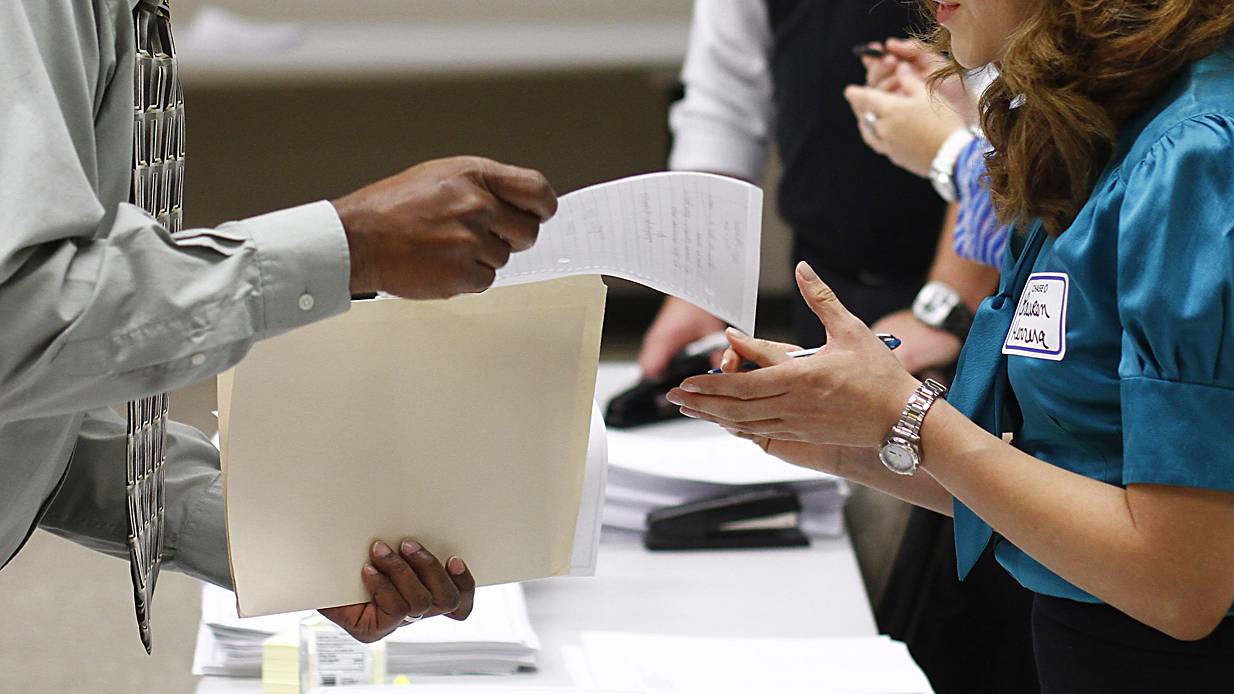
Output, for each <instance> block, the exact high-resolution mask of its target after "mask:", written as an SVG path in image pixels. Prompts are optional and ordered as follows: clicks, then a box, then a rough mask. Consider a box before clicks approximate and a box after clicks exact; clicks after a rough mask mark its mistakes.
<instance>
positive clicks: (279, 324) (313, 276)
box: [237, 201, 351, 338]
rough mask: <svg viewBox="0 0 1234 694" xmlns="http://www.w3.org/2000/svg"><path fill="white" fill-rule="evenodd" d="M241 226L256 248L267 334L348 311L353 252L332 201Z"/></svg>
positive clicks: (282, 212)
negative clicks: (350, 249) (351, 254)
mask: <svg viewBox="0 0 1234 694" xmlns="http://www.w3.org/2000/svg"><path fill="white" fill-rule="evenodd" d="M237 224H240V225H243V226H244V228H245V231H246V232H247V233H248V235H249V237H250V238H251V239H253V242H254V244H255V245H256V247H257V262H258V265H259V268H260V277H261V301H262V309H263V315H264V317H265V321H264V323H265V324H264V329H263V330H262V335H261V336H262V337H263V338H268V337H273V336H275V335H278V334H280V333H284V332H287V331H288V330H292V329H294V328H298V327H300V326H303V325H308V324H309V323H314V322H317V321H319V320H322V319H324V318H329V317H330V316H334V315H337V314H339V313H343V312H344V311H346V310H347V308H348V307H349V306H350V304H351V292H350V285H351V256H350V252H349V250H348V247H347V235H346V234H345V233H344V232H343V222H342V221H341V220H340V219H339V216H338V212H336V211H335V210H334V206H333V205H331V204H330V203H329V202H326V201H321V202H315V203H312V204H309V205H303V206H301V207H293V208H291V209H287V210H280V211H278V212H272V213H270V214H267V215H262V216H260V217H253V218H252V219H246V220H244V221H243V222H238V223H237Z"/></svg>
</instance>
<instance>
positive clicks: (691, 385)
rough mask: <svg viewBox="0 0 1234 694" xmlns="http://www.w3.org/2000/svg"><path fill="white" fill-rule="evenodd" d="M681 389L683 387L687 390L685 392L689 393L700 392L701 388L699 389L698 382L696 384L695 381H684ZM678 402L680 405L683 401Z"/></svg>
mask: <svg viewBox="0 0 1234 694" xmlns="http://www.w3.org/2000/svg"><path fill="white" fill-rule="evenodd" d="M681 389H682V390H684V391H685V392H687V393H698V392H700V389H699V387H698V385H697V384H694V383H682V384H681ZM677 404H678V405H680V404H681V403H677Z"/></svg>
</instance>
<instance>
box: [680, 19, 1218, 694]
mask: <svg viewBox="0 0 1234 694" xmlns="http://www.w3.org/2000/svg"><path fill="white" fill-rule="evenodd" d="M934 6H935V9H936V13H937V18H938V19H939V21H940V23H941V24H942V25H943V26H944V27H945V30H944V31H943V32H942V40H943V41H944V43H945V45H946V48H948V49H949V51H950V53H951V55H952V56H953V57H954V59H955V60H956V62H957V63H959V64H960V65H963V66H967V67H970V68H971V67H976V66H980V65H983V64H985V63H987V62H991V61H994V62H997V63H998V64H999V67H1000V77H999V80H998V81H996V82H995V84H994V85H993V86H992V87H991V89H990V91H989V92H988V93H987V95H986V97H985V98H984V99H983V112H984V115H983V125H984V126H985V130H986V132H987V134H988V135H989V136H990V140H991V142H992V144H993V145H994V156H993V158H991V159H990V160H989V169H990V173H991V180H990V185H991V189H992V192H993V196H994V200H995V202H996V204H997V206H998V207H999V210H1000V213H1001V214H1002V215H1003V216H1004V217H1005V218H1007V219H1008V220H1009V221H1012V222H1014V223H1015V233H1014V234H1013V237H1012V242H1011V249H1010V252H1009V253H1008V259H1007V262H1006V264H1005V266H1004V270H1003V277H1002V282H1001V286H1000V289H999V291H998V293H997V294H996V295H994V296H992V297H990V298H989V299H987V300H986V301H985V303H984V304H983V305H982V307H981V310H980V311H979V312H978V314H977V317H976V320H975V322H974V325H973V329H972V332H971V333H970V335H969V339H968V342H967V344H966V345H965V348H964V353H963V355H962V357H961V362H960V367H959V373H958V374H957V377H956V380H955V383H954V386H953V391H952V393H951V394H950V396H949V400H950V402H947V401H944V400H942V399H938V400H934V401H933V402H931V401H932V399H933V397H934V394H935V392H934V391H932V390H931V389H930V388H928V387H926V386H923V385H922V384H920V383H918V382H917V381H916V380H915V379H913V378H912V376H910V375H909V374H907V373H905V372H904V371H903V370H902V369H900V368H899V366H898V364H897V362H896V360H895V359H894V358H892V357H891V355H890V354H889V353H888V351H887V350H886V348H885V347H883V346H882V343H881V342H880V341H879V340H878V339H877V338H875V337H874V336H873V335H872V334H870V332H869V330H868V329H866V327H865V326H864V325H863V324H861V323H860V321H858V320H857V319H856V318H854V317H853V316H852V315H851V314H850V313H849V312H848V311H846V310H845V309H844V307H843V306H841V305H840V303H839V302H838V301H837V300H836V298H835V295H834V294H833V293H832V292H831V291H830V289H829V288H828V287H826V286H825V285H824V284H823V283H822V282H821V281H820V280H819V279H818V278H817V276H816V275H815V274H814V272H813V271H812V270H811V269H810V268H809V266H806V265H804V264H803V265H801V266H799V267H798V275H797V279H798V284H799V286H800V288H801V291H802V293H803V295H804V296H805V297H806V300H807V301H808V302H809V303H810V304H811V306H812V307H813V308H814V310H815V312H816V313H817V314H818V317H819V318H820V320H821V321H822V322H823V323H824V324H825V325H826V327H827V330H828V334H829V343H828V344H827V346H826V348H825V349H824V350H823V351H822V352H820V353H819V354H817V355H815V356H813V357H807V358H802V359H789V358H787V357H785V352H787V351H789V350H791V349H793V348H794V346H790V345H783V344H777V343H771V342H766V341H763V340H755V339H752V338H749V337H746V336H743V335H741V334H739V333H736V332H735V331H734V332H732V333H731V335H730V337H731V340H732V345H733V347H732V350H730V353H729V354H728V355H726V370H727V371H729V372H730V373H725V374H720V375H709V376H699V377H695V378H691V379H688V380H686V381H685V382H684V383H683V384H682V386H681V387H680V388H678V389H675V390H674V391H672V392H671V393H670V395H669V399H670V400H672V401H673V402H675V403H677V404H679V405H681V406H682V409H683V412H684V413H685V414H687V415H690V416H694V417H699V418H703V419H708V420H711V421H715V422H717V423H719V424H721V425H723V426H725V427H726V428H728V429H729V430H730V431H732V432H734V433H736V434H738V435H741V436H743V437H746V438H750V439H752V440H754V441H757V442H758V443H759V444H760V445H762V446H763V447H764V448H765V449H767V450H768V451H769V452H771V453H772V454H775V455H777V456H779V457H782V458H784V459H786V460H789V461H790V462H794V463H797V464H801V465H806V466H809V467H813V468H816V469H820V470H824V471H826V472H831V473H835V474H840V475H843V476H845V477H848V478H849V479H852V480H854V481H856V482H859V483H862V484H867V485H870V486H873V487H877V488H880V489H882V490H884V491H886V492H888V493H891V494H894V495H896V496H899V497H901V498H904V499H906V500H909V501H912V502H914V503H917V504H920V505H923V506H927V507H930V508H933V509H935V510H938V511H940V512H942V513H949V514H954V516H955V519H956V523H955V525H956V547H957V560H958V569H959V572H960V575H961V576H963V575H964V574H965V573H966V572H967V571H968V569H969V568H971V566H972V565H973V562H974V561H975V560H976V559H977V557H978V556H979V555H980V554H981V552H982V551H983V550H984V549H985V547H986V546H987V545H988V544H989V543H990V542H991V541H993V542H994V543H995V554H996V556H997V558H998V560H999V562H1000V563H1001V564H1002V566H1003V567H1004V568H1006V569H1007V570H1008V571H1009V572H1011V574H1012V575H1013V576H1015V578H1016V579H1017V580H1019V581H1020V582H1021V583H1022V584H1023V585H1025V586H1026V587H1028V588H1029V589H1031V590H1032V591H1034V592H1035V593H1036V595H1037V598H1036V603H1035V605H1034V619H1033V632H1034V633H1033V637H1034V650H1035V655H1036V658H1037V663H1038V670H1039V675H1040V677H1041V683H1042V688H1043V690H1044V691H1046V692H1094V691H1119V692H1127V691H1154V692H1157V691H1163V692H1164V691H1180V692H1181V691H1185V692H1192V691H1234V618H1232V617H1230V616H1229V615H1230V614H1231V606H1232V605H1234V445H1232V443H1234V442H1231V441H1230V438H1231V433H1234V42H1232V41H1231V39H1230V32H1231V29H1232V28H1234V0H965V1H964V2H961V3H937V2H936V3H934ZM946 42H949V44H947V43H946ZM743 359H749V360H754V361H756V362H758V363H759V364H760V365H761V366H763V367H765V368H761V369H758V370H756V371H753V372H750V373H732V372H734V371H736V365H737V364H739V363H740V362H741V361H742V360H743ZM906 403H909V404H908V405H906ZM923 411H924V414H923V413H922V412H923ZM923 418H924V419H923ZM918 426H919V429H918V428H917V427H918ZM893 427H896V430H894V431H893ZM915 429H916V431H914V430H915ZM1005 433H1009V434H1011V438H1010V441H1009V442H1008V441H1007V440H1006V439H1005V438H1004V437H1003V436H1002V435H1003V434H1005ZM880 460H881V462H880ZM918 463H919V464H920V470H918V469H917V464H918ZM914 472H916V474H912V473H914ZM897 473H899V474H897Z"/></svg>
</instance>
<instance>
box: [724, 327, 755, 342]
mask: <svg viewBox="0 0 1234 694" xmlns="http://www.w3.org/2000/svg"><path fill="white" fill-rule="evenodd" d="M724 334H725V335H727V336H728V337H730V338H735V339H738V340H744V339H746V338H748V337H749V335H746V334H745V333H743V332H741V331H740V330H738V329H737V328H728V329H727V330H725V331H724Z"/></svg>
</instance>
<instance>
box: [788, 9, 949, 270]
mask: <svg viewBox="0 0 1234 694" xmlns="http://www.w3.org/2000/svg"><path fill="white" fill-rule="evenodd" d="M767 5H768V11H769V15H770V19H771V31H772V35H773V37H774V41H773V49H772V54H771V72H772V80H773V82H774V86H775V102H776V110H777V114H776V124H775V127H776V132H775V134H776V141H777V145H778V147H779V150H780V156H781V158H782V159H783V161H784V177H783V179H782V180H781V182H780V197H779V206H780V214H781V216H783V217H784V219H785V221H786V222H788V224H789V225H790V226H791V227H792V228H793V231H794V232H795V234H796V236H797V243H798V244H800V245H801V246H803V247H804V248H803V250H805V251H807V252H809V253H810V254H811V255H812V256H814V257H816V258H821V259H824V260H823V266H824V269H826V270H827V271H829V272H833V273H837V274H840V275H843V276H847V277H849V278H852V279H860V280H862V281H863V282H869V281H874V282H876V283H878V282H881V281H890V282H895V283H910V282H916V281H918V280H920V279H922V278H924V277H925V274H926V271H927V270H928V269H929V266H930V263H931V261H932V260H933V257H934V248H935V245H936V244H937V242H938V231H939V229H940V227H941V225H942V217H943V210H944V205H943V202H942V200H941V199H940V198H939V197H938V195H936V194H935V193H934V190H933V188H932V187H931V186H930V183H929V182H928V181H926V180H924V179H921V178H918V177H916V176H914V175H913V174H910V173H908V172H906V171H904V170H903V169H900V168H899V167H897V166H895V165H894V164H892V163H891V162H890V161H889V160H887V159H886V158H885V157H883V156H882V155H880V154H878V153H876V152H874V151H873V150H871V149H870V148H869V147H867V146H866V145H865V143H864V142H862V141H861V135H860V133H859V132H858V130H857V128H858V125H857V119H856V118H854V117H853V112H852V109H851V108H849V105H848V102H847V101H846V100H845V99H844V94H843V92H844V87H846V86H848V85H850V84H862V83H864V82H865V69H864V68H863V67H862V64H861V61H860V60H859V59H858V58H856V57H855V56H854V55H853V53H852V47H853V46H854V45H856V44H858V43H866V42H869V41H882V40H884V39H886V38H887V37H892V36H897V37H903V36H908V35H909V34H910V32H911V31H912V29H913V28H916V27H920V16H919V15H918V14H917V9H916V4H915V2H913V1H912V0H767Z"/></svg>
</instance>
